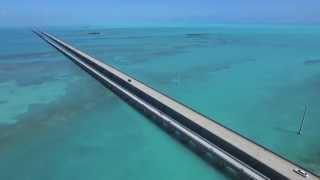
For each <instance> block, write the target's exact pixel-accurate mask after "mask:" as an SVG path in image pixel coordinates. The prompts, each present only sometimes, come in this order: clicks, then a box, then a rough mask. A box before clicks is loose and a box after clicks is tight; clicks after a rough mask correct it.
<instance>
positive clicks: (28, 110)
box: [0, 25, 320, 179]
mask: <svg viewBox="0 0 320 180" xmlns="http://www.w3.org/2000/svg"><path fill="white" fill-rule="evenodd" d="M319 30H320V28H319V27H293V26H291V27H284V26H223V25H220V26H211V27H184V28H183V27H179V28H174V27H171V28H114V29H110V28H101V27H100V28H68V29H67V28H64V29H63V28H61V29H48V31H49V32H51V33H53V34H55V35H57V36H58V37H60V38H61V39H63V40H66V41H67V42H70V43H71V44H73V45H74V46H76V47H79V48H80V49H81V50H84V51H85V52H88V53H89V54H90V55H92V56H94V57H96V58H98V59H100V60H103V61H104V62H106V63H109V64H111V65H114V66H116V67H118V68H120V69H121V70H123V71H125V72H127V73H129V74H131V75H133V76H134V77H136V78H137V79H140V80H142V81H143V82H145V83H147V84H150V85H151V86H153V87H155V88H156V89H158V90H160V91H162V92H164V93H166V94H168V95H169V96H172V97H174V98H175V99H178V100H179V101H182V102H183V103H185V104H187V105H189V106H191V107H193V108H194V109H196V110H198V111H200V112H202V113H203V114H205V115H207V116H209V117H212V118H213V119H215V120H217V121H218V122H220V123H222V124H224V125H226V126H227V127H230V128H232V129H234V130H236V131H238V132H240V133H241V134H243V135H245V136H246V137H248V138H250V139H252V140H254V141H256V142H258V143H259V144H262V145H264V146H265V147H267V148H270V149H272V150H273V151H275V152H276V153H279V154H281V155H282V156H284V157H286V158H288V159H290V160H291V161H294V162H296V163H298V164H299V165H301V166H303V167H305V168H307V169H309V170H311V171H313V172H315V173H318V174H320V143H319V138H320V133H319V130H318V129H319V127H320V121H319V118H320V109H319V107H320V101H319V100H320V96H319V92H320V52H319V50H318V48H319V47H320V41H319V40H320V31H319ZM92 31H99V32H101V34H100V35H88V32H92ZM0 39H1V40H3V43H2V45H0V109H1V111H0V129H1V131H0V147H1V148H0V172H1V173H0V179H70V178H75V179H195V178H197V179H230V178H231V177H230V176H229V175H228V174H225V173H224V171H221V170H218V169H216V168H214V167H211V166H209V165H207V164H206V163H205V162H204V161H202V160H201V159H200V158H199V157H197V156H196V155H194V154H193V153H192V152H191V151H189V150H188V149H187V148H185V147H184V146H182V145H180V144H179V143H178V142H177V141H175V140H174V139H173V138H171V137H170V136H168V135H167V134H166V133H165V132H163V131H162V130H161V129H159V128H158V127H157V126H155V125H154V124H152V123H151V122H150V121H149V120H148V119H146V118H145V117H143V116H141V115H140V114H139V113H137V112H135V111H134V110H132V109H131V108H130V107H129V106H128V105H126V104H125V103H123V102H122V101H121V100H120V99H119V98H117V97H116V96H115V95H113V94H112V93H111V92H110V91H109V90H107V89H105V88H103V87H102V86H101V85H100V84H98V83H97V82H95V81H94V80H93V79H92V78H91V77H89V76H88V75H87V74H86V73H85V72H83V71H82V70H80V69H79V68H78V67H76V66H75V65H74V64H72V63H71V62H70V61H69V60H68V59H66V58H65V57H63V56H62V55H61V54H59V53H58V52H56V51H55V50H54V49H53V48H51V47H49V46H48V45H46V44H45V43H44V42H43V41H42V40H40V39H39V38H38V37H36V36H35V35H33V34H32V33H31V32H30V31H28V30H18V29H16V30H1V35H0ZM305 104H307V105H308V112H307V115H306V120H305V124H304V128H303V132H302V135H301V136H298V135H297V130H298V128H299V123H300V119H301V116H302V113H303V110H304V106H305ZM17 172H19V173H17Z"/></svg>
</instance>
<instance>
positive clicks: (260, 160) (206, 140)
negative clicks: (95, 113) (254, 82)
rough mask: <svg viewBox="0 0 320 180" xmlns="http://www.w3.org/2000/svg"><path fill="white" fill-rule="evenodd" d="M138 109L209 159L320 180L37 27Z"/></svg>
mask: <svg viewBox="0 0 320 180" xmlns="http://www.w3.org/2000/svg"><path fill="white" fill-rule="evenodd" d="M34 32H35V33H36V34H37V35H38V36H40V37H41V38H42V39H43V40H45V41H46V42H47V43H49V44H50V45H52V46H53V47H54V48H56V49H57V50H59V51H60V52H61V53H63V54H64V55H65V56H67V57H68V58H69V59H71V60H72V61H73V62H74V63H75V64H77V65H79V66H80V67H81V68H82V69H83V70H85V71H86V72H88V73H89V74H90V75H92V76H93V77H94V78H95V79H97V80H98V81H100V82H101V83H102V84H103V85H104V86H105V87H107V88H109V89H110V90H112V91H113V92H114V93H115V94H116V95H118V96H119V97H121V98H122V99H123V100H125V101H126V102H127V103H129V104H130V105H132V106H133V107H134V108H136V109H137V110H139V111H140V112H142V113H144V114H145V115H147V116H149V117H151V118H152V119H156V120H157V122H158V123H159V124H161V125H162V126H163V127H166V129H167V130H169V131H170V132H172V133H174V134H176V135H177V136H180V137H181V136H182V139H184V140H186V141H187V142H189V143H192V144H193V146H195V147H196V148H197V149H198V150H199V151H200V152H201V153H202V154H204V156H205V157H207V158H208V159H210V158H212V157H217V158H218V160H219V161H220V162H223V164H224V165H226V166H228V167H232V168H233V169H234V170H236V172H237V173H239V176H241V177H246V178H251V179H275V180H281V179H297V180H307V179H310V180H316V179H320V178H319V177H317V176H316V175H315V174H312V173H311V172H307V171H306V170H304V169H303V168H301V167H299V166H298V165H296V164H294V163H292V162H290V161H289V160H287V159H285V158H283V157H281V156H279V155H277V154H275V153H273V152H272V151H270V150H268V149H266V148H264V147H262V146H260V145H258V144H256V143H255V142H253V141H251V140H249V139H247V138H245V137H244V136H242V135H240V134H238V133H237V132H235V131H233V130H231V129H229V128H227V127H224V126H223V125H222V124H220V123H218V122H217V121H215V120H213V119H210V118H208V117H206V116H204V115H202V114H200V113H199V112H197V111H195V110H193V109H191V108H189V107H187V106H186V105H184V104H182V103H180V102H177V101H176V100H174V99H172V98H170V97H168V96H166V95H164V94H162V93H160V92H158V91H156V90H155V89H153V88H151V87H149V86H147V85H146V84H144V83H142V82H140V81H138V80H136V79H135V78H133V77H131V76H129V75H127V74H125V73H123V72H121V71H120V70H118V69H116V68H115V67H112V66H110V65H107V64H104V63H102V62H101V61H99V60H97V59H95V58H93V57H91V56H89V55H87V54H85V53H84V52H82V51H80V50H78V49H76V48H74V47H72V46H71V45H69V44H67V43H65V42H63V41H61V40H59V39H57V38H56V37H54V36H52V35H50V34H48V33H45V32H38V31H34Z"/></svg>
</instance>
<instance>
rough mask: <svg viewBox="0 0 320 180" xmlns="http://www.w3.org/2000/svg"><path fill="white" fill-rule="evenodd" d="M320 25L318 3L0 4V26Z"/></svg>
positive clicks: (128, 0)
mask: <svg viewBox="0 0 320 180" xmlns="http://www.w3.org/2000/svg"><path fill="white" fill-rule="evenodd" d="M143 23H145V24H175V23H181V24H188V23H189V24H201V23H203V24H223V23H240V24H241V23H249V24H320V0H266V1H264V0H0V26H2V27H3V26H60V25H62V26H65V25H69V26H74V25H112V24H114V25H117V24H143Z"/></svg>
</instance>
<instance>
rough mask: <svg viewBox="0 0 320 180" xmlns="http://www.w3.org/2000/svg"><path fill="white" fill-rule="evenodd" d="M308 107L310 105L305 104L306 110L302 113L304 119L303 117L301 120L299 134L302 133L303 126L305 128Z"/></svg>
mask: <svg viewBox="0 0 320 180" xmlns="http://www.w3.org/2000/svg"><path fill="white" fill-rule="evenodd" d="M307 109H308V106H307V105H305V106H304V112H303V115H302V119H301V122H300V128H299V131H298V135H301V131H302V128H303V123H304V119H305V117H306V113H307Z"/></svg>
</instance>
